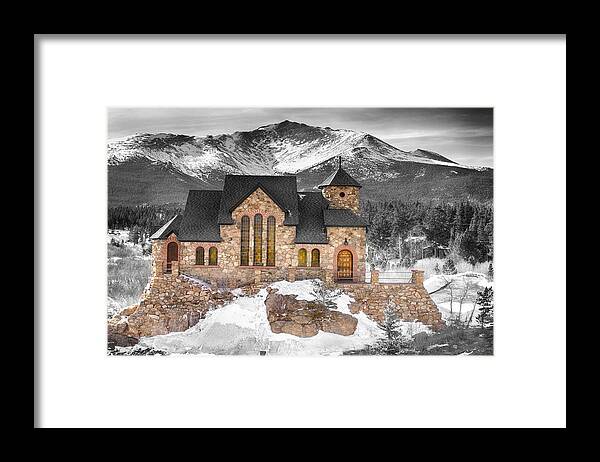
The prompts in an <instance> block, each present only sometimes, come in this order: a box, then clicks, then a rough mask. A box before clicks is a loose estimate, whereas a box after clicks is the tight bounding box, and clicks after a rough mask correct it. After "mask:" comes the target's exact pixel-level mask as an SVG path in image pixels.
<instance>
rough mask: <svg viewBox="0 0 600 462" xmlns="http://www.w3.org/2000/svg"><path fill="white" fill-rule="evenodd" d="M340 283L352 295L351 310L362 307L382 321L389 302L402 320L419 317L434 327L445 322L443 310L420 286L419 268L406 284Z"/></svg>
mask: <svg viewBox="0 0 600 462" xmlns="http://www.w3.org/2000/svg"><path fill="white" fill-rule="evenodd" d="M376 279H377V277H375V278H374V280H376ZM339 287H340V288H342V289H343V290H344V291H345V292H346V293H348V294H349V295H351V296H352V297H353V298H354V300H355V301H354V302H352V304H351V305H350V311H351V312H352V313H358V312H359V311H363V312H364V313H365V314H366V315H367V316H369V317H370V318H372V319H374V320H376V321H382V320H383V318H384V314H383V312H384V310H385V308H386V306H388V304H390V302H391V303H392V304H393V305H394V306H395V308H396V310H397V312H398V315H399V316H400V318H401V319H402V320H403V321H415V320H416V321H420V322H422V323H423V324H427V325H428V326H431V327H432V328H433V329H434V330H439V329H441V328H442V327H443V326H444V325H445V324H444V321H443V320H442V314H441V313H440V311H439V310H438V308H437V306H436V305H435V303H434V302H433V300H432V299H431V297H430V296H429V293H427V290H426V289H425V287H423V272H422V271H417V270H413V279H412V282H411V283H408V284H380V283H372V284H340V285H339Z"/></svg>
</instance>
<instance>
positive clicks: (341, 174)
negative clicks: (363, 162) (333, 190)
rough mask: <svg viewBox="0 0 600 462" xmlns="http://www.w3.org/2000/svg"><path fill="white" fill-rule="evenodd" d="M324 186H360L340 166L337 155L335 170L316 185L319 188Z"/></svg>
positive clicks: (340, 161) (340, 162) (340, 159)
mask: <svg viewBox="0 0 600 462" xmlns="http://www.w3.org/2000/svg"><path fill="white" fill-rule="evenodd" d="M326 186H355V187H357V188H362V186H361V185H360V183H359V182H358V181H356V180H355V179H354V178H352V177H351V176H350V174H349V173H348V172H346V170H344V169H343V168H342V158H341V157H338V168H337V170H336V171H334V172H333V173H332V174H331V175H329V176H328V177H327V178H325V179H324V180H323V182H322V183H321V184H320V185H319V186H318V187H319V189H323V188H324V187H326Z"/></svg>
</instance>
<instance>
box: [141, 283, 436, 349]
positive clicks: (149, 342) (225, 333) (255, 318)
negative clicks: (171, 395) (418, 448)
mask: <svg viewBox="0 0 600 462" xmlns="http://www.w3.org/2000/svg"><path fill="white" fill-rule="evenodd" d="M318 284H319V283H318V281H317V280H306V281H296V282H287V281H279V282H276V283H274V284H272V285H271V287H273V288H276V289H277V290H278V291H279V293H281V294H285V295H296V297H297V298H298V299H300V300H308V301H310V300H315V299H316V298H317V297H318V295H317V292H316V291H318V287H319V286H318ZM266 297H267V290H266V289H262V290H261V291H260V292H259V293H258V294H257V295H255V296H252V297H251V296H239V297H237V298H236V299H235V300H234V301H233V302H231V303H229V304H227V305H225V306H223V307H221V308H216V309H214V310H211V311H209V312H208V313H207V315H206V317H205V318H204V319H201V320H200V321H199V322H198V324H196V325H195V326H193V327H191V328H190V329H188V330H186V331H184V332H174V333H171V334H167V335H160V336H156V337H143V338H142V339H140V346H142V347H150V348H157V349H160V350H164V351H167V352H168V353H171V354H202V353H204V354H206V353H210V354H242V355H243V354H248V355H256V354H258V353H259V351H266V352H267V354H269V355H299V356H304V355H327V356H330V355H334V356H335V355H341V354H342V353H343V352H344V351H346V350H354V349H361V348H364V347H365V346H367V345H370V344H372V343H374V342H376V341H377V339H378V338H379V337H380V336H381V335H382V331H381V329H380V328H379V327H378V326H377V323H376V322H375V321H373V320H371V319H370V318H368V317H367V315H365V314H364V313H362V312H360V313H358V314H354V315H353V314H351V313H350V302H351V301H352V299H351V298H350V297H349V296H348V295H347V294H345V293H342V291H340V290H338V291H334V292H332V293H331V297H332V298H331V299H332V301H333V302H334V303H335V305H336V308H334V309H337V310H339V311H341V312H343V313H347V314H351V315H352V316H354V317H355V318H357V319H358V324H357V326H356V331H355V332H354V334H352V335H349V336H344V335H338V334H332V333H329V332H323V331H319V333H318V334H317V335H315V336H313V337H305V338H303V337H296V336H294V335H290V334H274V333H273V332H272V331H271V327H270V325H269V322H268V320H267V312H266V307H265V299H266ZM402 331H403V333H404V334H405V335H407V336H408V335H415V334H417V333H418V332H423V331H426V332H429V331H430V330H429V328H428V327H427V326H425V325H423V324H421V323H419V322H405V323H403V324H402Z"/></svg>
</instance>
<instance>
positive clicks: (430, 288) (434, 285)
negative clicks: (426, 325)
mask: <svg viewBox="0 0 600 462" xmlns="http://www.w3.org/2000/svg"><path fill="white" fill-rule="evenodd" d="M450 281H452V284H451V285H450V286H448V287H446V288H444V289H442V290H440V291H439V292H435V293H431V292H434V291H436V290H438V289H440V288H441V287H443V286H444V285H445V284H447V283H448V282H450ZM423 285H424V286H425V289H426V290H427V292H429V293H430V294H431V298H432V299H433V301H434V302H435V304H436V305H437V307H438V309H439V310H440V312H441V313H442V318H443V319H444V320H449V319H450V318H451V317H456V316H458V314H459V313H460V317H461V319H462V320H463V321H465V320H467V319H468V318H469V317H470V313H471V311H473V309H474V308H475V312H474V313H473V317H472V323H475V322H476V321H475V317H476V316H477V314H478V313H479V307H478V306H477V307H475V306H474V303H475V300H476V298H477V292H478V291H481V290H483V289H484V288H485V287H493V283H492V282H490V281H489V280H488V278H487V277H486V275H485V274H482V273H474V272H471V271H468V272H465V273H458V274H450V275H448V274H437V275H435V276H431V277H429V278H427V279H426V280H425V281H424V283H423ZM465 293H466V295H465ZM463 296H464V301H463V304H462V308H461V306H460V300H461V298H463Z"/></svg>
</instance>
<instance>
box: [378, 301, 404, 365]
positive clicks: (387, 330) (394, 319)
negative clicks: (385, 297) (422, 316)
mask: <svg viewBox="0 0 600 462" xmlns="http://www.w3.org/2000/svg"><path fill="white" fill-rule="evenodd" d="M377 325H378V326H379V328H380V329H381V330H383V332H384V335H385V336H384V337H383V338H382V339H380V340H379V341H378V342H377V344H376V346H375V348H376V349H377V351H379V352H381V353H382V354H386V355H397V354H398V353H400V351H401V350H402V348H403V347H404V346H405V342H404V340H403V338H402V331H401V329H400V317H399V316H398V312H397V311H396V305H395V304H394V303H393V302H391V301H390V302H388V304H387V306H386V307H385V309H384V310H383V321H382V322H378V323H377Z"/></svg>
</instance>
